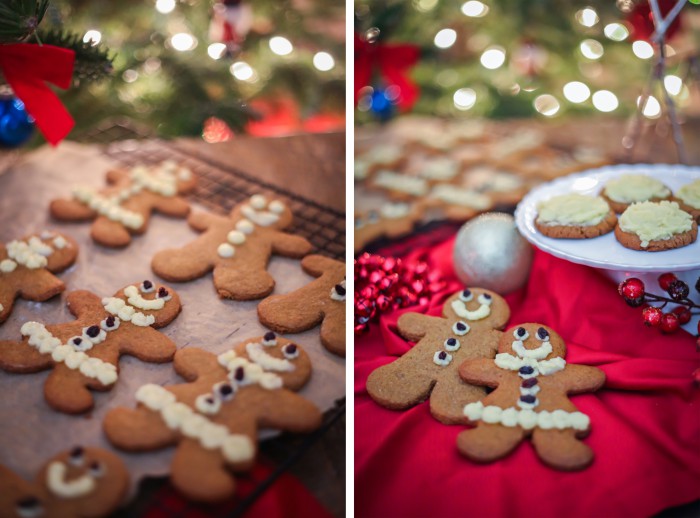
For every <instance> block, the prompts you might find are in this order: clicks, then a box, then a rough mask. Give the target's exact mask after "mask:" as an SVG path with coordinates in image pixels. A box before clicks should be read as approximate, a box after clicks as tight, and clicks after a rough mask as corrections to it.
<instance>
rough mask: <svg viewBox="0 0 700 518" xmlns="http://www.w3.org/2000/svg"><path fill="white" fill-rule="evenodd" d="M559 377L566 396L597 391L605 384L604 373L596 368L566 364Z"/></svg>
mask: <svg viewBox="0 0 700 518" xmlns="http://www.w3.org/2000/svg"><path fill="white" fill-rule="evenodd" d="M556 375H557V376H559V377H560V379H561V380H562V382H563V383H564V386H565V387H566V391H567V393H568V394H580V393H581V392H592V391H595V390H598V389H599V388H600V387H602V386H603V384H604V383H605V373H604V372H603V371H602V370H600V369H599V368H597V367H591V366H589V365H576V364H571V363H568V364H567V365H566V368H565V369H564V370H563V371H562V372H558V373H557V374H556Z"/></svg>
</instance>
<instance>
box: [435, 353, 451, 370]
mask: <svg viewBox="0 0 700 518" xmlns="http://www.w3.org/2000/svg"><path fill="white" fill-rule="evenodd" d="M451 361H452V355H451V354H448V353H446V352H445V351H436V352H435V354H434V355H433V362H434V363H435V365H439V366H441V367H444V366H446V365H449V364H450V362H451Z"/></svg>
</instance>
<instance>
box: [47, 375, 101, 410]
mask: <svg viewBox="0 0 700 518" xmlns="http://www.w3.org/2000/svg"><path fill="white" fill-rule="evenodd" d="M44 397H45V398H46V402H47V403H48V404H49V406H51V407H52V408H54V409H56V410H58V411H59V412H65V413H66V414H82V413H83V412H87V411H88V410H90V409H91V408H92V407H93V405H94V403H95V402H94V400H93V398H92V394H91V393H90V391H89V390H88V389H87V387H86V385H85V378H84V377H83V376H82V374H80V373H79V372H76V371H74V370H71V369H69V368H67V367H64V366H63V365H62V364H59V365H56V366H55V367H54V369H53V371H51V373H50V374H49V377H48V378H46V383H45V384H44Z"/></svg>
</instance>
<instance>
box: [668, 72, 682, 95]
mask: <svg viewBox="0 0 700 518" xmlns="http://www.w3.org/2000/svg"><path fill="white" fill-rule="evenodd" d="M664 86H665V87H666V91H667V92H668V93H670V94H671V95H678V94H679V93H681V90H682V89H683V80H682V79H681V78H680V77H678V76H674V75H668V76H666V77H664Z"/></svg>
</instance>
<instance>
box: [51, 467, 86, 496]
mask: <svg viewBox="0 0 700 518" xmlns="http://www.w3.org/2000/svg"><path fill="white" fill-rule="evenodd" d="M67 470H68V468H67V467H66V465H65V464H63V463H62V462H59V461H55V462H52V463H51V464H49V467H48V469H47V471H46V485H47V486H48V488H49V491H51V492H52V493H53V494H54V495H56V496H60V497H63V498H79V497H81V496H85V495H87V494H89V493H91V492H92V491H94V489H95V485H96V484H95V479H94V478H92V477H91V476H90V475H89V474H88V473H85V474H84V475H82V476H80V477H78V478H74V479H73V480H66V472H67Z"/></svg>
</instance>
